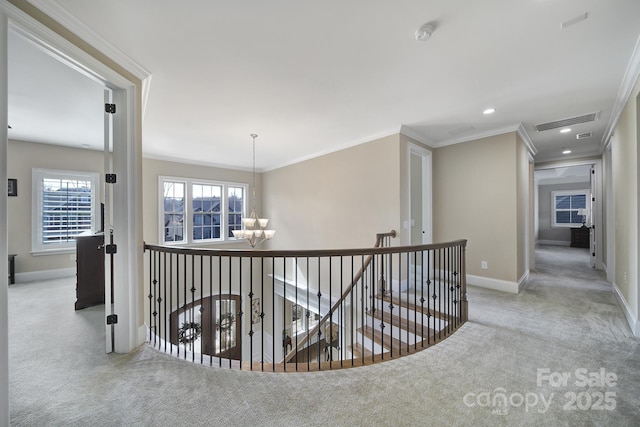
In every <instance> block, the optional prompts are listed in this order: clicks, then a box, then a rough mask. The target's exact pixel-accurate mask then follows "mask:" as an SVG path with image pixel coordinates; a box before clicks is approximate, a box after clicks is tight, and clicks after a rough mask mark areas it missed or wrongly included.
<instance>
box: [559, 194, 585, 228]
mask: <svg viewBox="0 0 640 427" xmlns="http://www.w3.org/2000/svg"><path fill="white" fill-rule="evenodd" d="M590 194H591V190H590V189H587V188H584V189H578V190H556V191H551V228H575V227H581V226H582V224H584V222H583V223H582V224H581V223H578V222H567V223H558V222H556V217H557V216H556V211H557V210H558V209H557V208H556V197H557V196H584V200H585V207H584V208H575V209H573V208H569V209H559V210H560V211H569V219H571V211H574V210H578V209H586V210H587V215H586V218H585V222H586V223H591V208H590V206H591V203H587V202H588V201H589V200H590Z"/></svg>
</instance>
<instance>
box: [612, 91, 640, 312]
mask: <svg viewBox="0 0 640 427" xmlns="http://www.w3.org/2000/svg"><path fill="white" fill-rule="evenodd" d="M639 93H640V81H638V82H636V85H635V88H634V90H633V92H632V94H631V97H630V98H629V101H628V102H627V105H626V106H625V108H624V111H623V113H622V115H621V117H620V120H619V121H618V124H617V126H616V128H615V130H614V134H613V137H612V140H611V146H612V154H611V155H612V171H613V189H614V197H613V199H614V224H615V227H614V228H615V231H614V233H615V234H614V240H615V244H614V245H615V247H614V248H613V250H614V258H615V267H614V268H615V271H614V278H613V279H614V283H615V285H616V286H617V287H618V288H619V289H620V292H621V293H622V296H623V298H624V299H625V302H626V304H627V305H628V306H629V309H630V310H631V314H632V315H633V316H634V317H635V321H636V322H637V321H638V304H639V302H638V244H639V241H638V203H639V200H638V191H639V188H638V164H639V157H638V156H639V155H640V153H639V152H638V132H639V129H638V125H639V123H638V114H639V112H638V105H637V103H638V96H639Z"/></svg>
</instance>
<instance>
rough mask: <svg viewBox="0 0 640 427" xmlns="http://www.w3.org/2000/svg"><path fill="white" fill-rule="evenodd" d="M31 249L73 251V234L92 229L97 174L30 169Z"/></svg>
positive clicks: (96, 204)
mask: <svg viewBox="0 0 640 427" xmlns="http://www.w3.org/2000/svg"><path fill="white" fill-rule="evenodd" d="M32 178H33V180H32V182H33V209H34V212H35V213H36V214H35V215H33V232H32V236H33V238H32V239H33V240H32V251H33V252H35V253H37V252H51V251H65V252H68V251H70V250H75V237H76V236H77V235H78V234H80V233H83V232H85V231H91V230H94V229H95V223H96V212H97V211H98V210H97V206H98V199H99V198H98V182H99V175H98V174H97V173H90V172H70V171H55V170H46V169H33V171H32Z"/></svg>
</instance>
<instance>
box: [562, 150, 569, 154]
mask: <svg viewBox="0 0 640 427" xmlns="http://www.w3.org/2000/svg"><path fill="white" fill-rule="evenodd" d="M562 154H571V150H562Z"/></svg>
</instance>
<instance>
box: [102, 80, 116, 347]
mask: <svg viewBox="0 0 640 427" xmlns="http://www.w3.org/2000/svg"><path fill="white" fill-rule="evenodd" d="M112 103H113V92H112V91H111V89H109V88H105V89H104V104H105V107H104V175H103V176H102V181H103V182H104V188H103V191H102V194H104V200H103V201H102V209H101V210H102V212H101V216H102V218H101V220H102V224H101V225H102V226H103V230H102V231H104V244H105V247H106V245H108V244H111V243H112V237H113V221H112V214H111V213H112V207H113V191H112V184H108V183H107V182H106V179H105V177H106V175H107V174H112V173H113V161H112V157H111V151H112V150H113V114H111V113H109V112H107V108H106V106H107V104H112ZM106 252H107V251H105V256H104V315H105V326H106V328H107V329H106V343H105V344H106V350H107V353H112V352H113V351H114V341H115V336H114V326H113V325H112V324H109V323H110V322H109V321H107V319H109V316H111V315H113V313H114V307H113V295H112V282H113V256H111V255H109V254H107V253H106Z"/></svg>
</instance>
